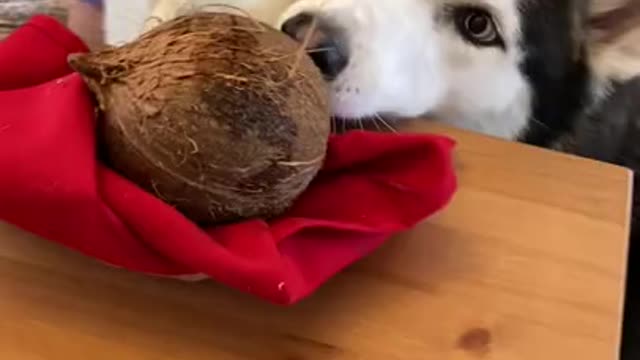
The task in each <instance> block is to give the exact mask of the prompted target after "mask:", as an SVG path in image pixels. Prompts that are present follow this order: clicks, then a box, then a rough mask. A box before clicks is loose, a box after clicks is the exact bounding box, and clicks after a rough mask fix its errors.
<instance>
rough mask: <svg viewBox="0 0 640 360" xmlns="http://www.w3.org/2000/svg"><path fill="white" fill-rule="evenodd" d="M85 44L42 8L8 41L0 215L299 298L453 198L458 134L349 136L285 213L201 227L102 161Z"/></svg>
mask: <svg viewBox="0 0 640 360" xmlns="http://www.w3.org/2000/svg"><path fill="white" fill-rule="evenodd" d="M85 50H86V47H85V46H84V45H83V44H82V42H81V41H80V40H79V39H78V38H77V37H76V36H74V35H73V34H71V33H70V32H69V31H68V30H67V29H66V28H64V27H63V26H61V25H60V24H58V23H56V22H55V21H54V20H52V19H50V18H48V17H42V16H39V17H35V18H34V19H33V20H32V21H31V22H30V23H28V24H27V25H25V26H23V27H22V28H20V29H18V30H17V31H16V32H15V33H14V34H13V35H12V36H10V37H9V38H8V39H7V40H6V41H5V42H2V43H0V64H1V65H0V87H2V88H4V89H9V88H13V90H5V91H0V171H1V172H2V176H0V219H4V220H5V221H7V222H9V223H12V224H14V225H16V226H18V227H20V228H23V229H25V230H27V231H29V232H32V233H34V234H37V235H40V236H42V237H44V238H46V239H49V240H50V241H54V242H57V243H60V244H63V245H65V246H67V247H69V248H71V249H74V250H76V251H79V252H81V253H83V254H85V255H88V256H91V257H94V258H96V259H98V260H100V261H103V262H106V263H108V264H111V265H113V266H118V267H123V268H126V269H129V270H132V271H138V272H143V273H147V274H154V275H162V276H181V275H189V274H206V275H208V276H210V277H211V278H213V279H214V280H216V281H219V282H221V283H224V284H226V285H228V286H230V287H233V288H235V289H238V290H240V291H244V292H247V293H251V294H253V295H256V296H258V297H260V298H263V299H266V300H269V301H271V302H275V303H279V304H292V303H295V302H297V301H299V300H301V299H303V298H304V297H306V296H308V295H310V294H311V293H313V292H314V291H315V290H316V289H317V288H318V287H319V286H320V285H321V284H323V283H324V282H326V281H327V280H328V279H329V278H331V277H332V276H333V275H335V274H336V273H338V272H339V271H341V270H342V269H343V268H345V267H346V266H348V265H350V264H352V263H353V262H355V261H357V260H358V259H360V258H362V257H364V256H366V255H367V254H369V253H370V252H372V251H373V250H375V249H376V248H378V247H379V246H380V245H381V244H383V242H384V241H385V240H387V239H389V237H390V236H392V235H393V234H396V233H398V232H401V231H404V230H407V229H409V228H411V227H412V226H414V225H416V224H417V223H418V222H421V221H422V220H424V219H425V218H427V217H428V216H429V215H431V214H433V213H434V212H436V211H438V210H440V209H442V208H443V207H444V206H445V205H446V204H447V203H448V202H449V200H450V199H451V197H452V195H453V194H454V192H455V189H456V178H455V174H454V172H453V169H452V161H451V151H452V148H453V142H452V141H451V140H449V139H446V138H443V137H439V136H433V135H396V134H380V133H368V132H352V133H348V134H346V135H340V136H333V137H332V138H331V139H330V143H329V149H328V154H327V160H326V165H325V167H324V169H323V170H322V171H321V173H320V174H319V176H318V178H317V179H316V180H315V181H314V182H313V183H312V185H311V186H310V187H309V189H308V190H307V191H306V192H305V193H304V194H303V195H302V196H301V197H300V198H299V200H298V201H297V203H296V204H295V206H294V207H293V208H292V209H291V210H290V211H289V212H288V213H287V214H286V215H284V216H282V217H281V218H279V219H276V220H274V221H272V222H269V223H267V222H264V221H260V220H252V221H246V222H242V223H238V224H234V225H230V226H224V227H217V228H210V229H201V228H198V227H197V226H196V225H194V224H193V223H192V222H190V221H188V220H187V219H186V218H184V217H183V216H182V215H181V214H179V213H177V212H176V211H175V210H174V209H173V208H172V207H170V206H168V205H166V204H164V203H163V202H161V201H160V200H159V199H157V198H156V197H154V196H153V195H152V194H149V193H147V192H144V191H143V190H141V189H140V188H138V187H136V185H134V184H133V183H131V182H129V181H127V180H126V179H124V178H123V177H121V176H119V175H118V174H117V173H115V172H113V171H111V170H110V169H109V168H108V167H105V166H104V165H103V164H101V163H100V162H99V161H98V160H97V158H96V151H95V147H96V140H95V137H94V128H95V123H94V122H95V117H94V108H93V106H92V101H91V94H90V93H89V91H88V90H87V88H86V87H85V85H84V83H83V82H82V80H81V79H80V77H79V76H78V75H77V74H73V73H71V70H70V69H69V68H68V67H66V65H64V63H65V59H66V55H67V54H68V53H70V52H76V51H85ZM62 74H66V75H63V76H62V77H59V76H60V75H62ZM34 83H41V84H39V85H36V86H31V85H33V84H34ZM425 241H428V239H425Z"/></svg>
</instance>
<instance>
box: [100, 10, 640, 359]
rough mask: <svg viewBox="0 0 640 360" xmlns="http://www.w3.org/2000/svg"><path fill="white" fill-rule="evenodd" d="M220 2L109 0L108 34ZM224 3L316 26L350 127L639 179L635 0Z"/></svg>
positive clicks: (637, 290) (636, 232) (630, 340)
mask: <svg viewBox="0 0 640 360" xmlns="http://www.w3.org/2000/svg"><path fill="white" fill-rule="evenodd" d="M212 2H213V1H204V0H179V1H178V0H155V1H151V0H150V1H149V2H148V4H147V9H148V10H145V11H148V12H144V11H141V10H140V11H138V10H136V11H137V12H136V11H132V10H131V9H126V8H127V7H128V6H129V5H127V2H124V1H122V2H121V1H113V2H107V7H108V8H109V6H111V7H112V9H111V10H109V9H107V10H108V11H107V12H108V17H110V18H111V19H112V20H111V26H109V19H108V21H107V25H108V26H107V39H110V40H111V42H118V41H126V40H129V39H131V38H133V37H135V36H136V35H137V33H135V31H133V30H126V26H125V25H127V24H122V23H120V24H118V23H117V21H120V22H122V21H123V20H124V22H125V23H126V22H127V21H126V19H127V18H131V17H132V16H133V15H136V14H137V19H138V20H137V21H138V22H137V23H132V22H129V29H142V28H143V27H144V23H143V20H144V19H147V18H150V17H152V16H156V17H159V18H162V19H168V18H171V17H173V16H176V15H179V14H181V13H184V12H187V11H189V10H190V9H193V8H198V7H200V6H202V5H204V4H206V3H212ZM109 3H112V4H111V5H109ZM118 3H119V4H118ZM215 3H220V1H217V2H215ZM223 3H226V4H229V5H233V6H238V7H241V8H242V9H244V10H246V11H248V12H249V13H250V14H252V15H254V16H255V17H258V18H259V19H261V20H263V21H265V22H268V23H271V24H272V25H274V26H277V27H280V28H282V29H283V30H284V31H286V32H287V33H289V34H290V35H291V36H293V37H295V38H298V39H301V38H303V37H304V36H305V35H306V31H308V29H310V24H311V23H314V24H315V26H316V27H315V29H316V31H317V32H318V34H319V35H318V36H315V37H314V41H313V42H312V45H313V46H315V47H316V49H315V50H316V51H313V52H311V55H312V57H313V58H314V60H315V61H316V63H317V64H318V65H319V67H320V68H321V69H322V70H323V71H324V72H325V74H326V75H327V81H328V85H329V86H330V88H331V90H332V91H331V94H332V110H333V113H334V115H335V116H336V117H338V118H341V119H343V120H345V121H347V122H349V121H352V122H355V121H366V120H370V119H371V120H374V119H379V118H384V119H386V120H385V121H400V120H401V119H403V118H411V117H417V116H420V117H423V116H424V117H426V118H429V119H435V120H436V121H440V122H443V123H446V124H450V125H452V126H456V127H460V128H464V129H468V130H473V131H477V132H481V133H484V134H487V135H491V136H497V137H501V138H505V139H510V140H515V141H522V142H526V143H529V144H533V145H537V146H543V147H547V148H553V149H557V150H560V151H566V152H571V153H574V154H578V155H582V156H586V157H589V158H593V159H597V160H602V161H607V162H611V163H615V164H619V165H623V166H627V167H629V168H631V169H632V170H640V76H639V75H640V25H639V26H636V23H638V24H640V0H226V1H223ZM217 10H222V8H217ZM118 11H120V12H121V13H120V15H118ZM109 14H111V15H109ZM148 26H149V25H148V24H147V27H148ZM637 182H638V181H637ZM636 198H639V199H640V196H638V195H636ZM634 203H635V204H638V203H639V201H638V200H636V201H635V202H634ZM635 207H636V208H637V209H636V210H635V211H634V218H635V217H636V216H640V215H639V214H640V207H638V206H637V205H635ZM634 223H635V224H636V225H634V228H633V234H632V249H631V258H630V264H631V265H630V266H631V267H630V271H629V284H630V287H629V297H628V304H629V305H630V306H629V307H628V313H627V318H626V323H627V324H626V328H625V330H626V331H625V345H624V351H623V352H624V355H625V358H627V359H640V330H639V329H640V278H638V277H639V276H640V269H636V267H637V266H640V265H639V264H640V258H637V257H639V255H637V254H636V253H640V249H636V248H637V247H638V246H639V245H638V244H637V242H638V241H640V228H639V227H640V222H636V221H634ZM636 303H637V304H636ZM636 307H638V308H639V309H636Z"/></svg>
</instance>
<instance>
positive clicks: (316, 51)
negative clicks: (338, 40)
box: [307, 48, 332, 54]
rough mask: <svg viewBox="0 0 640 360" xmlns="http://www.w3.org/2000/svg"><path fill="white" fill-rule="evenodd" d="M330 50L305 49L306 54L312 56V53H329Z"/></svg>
mask: <svg viewBox="0 0 640 360" xmlns="http://www.w3.org/2000/svg"><path fill="white" fill-rule="evenodd" d="M331 50H332V49H331V48H314V49H307V54H314V53H319V52H326V51H331Z"/></svg>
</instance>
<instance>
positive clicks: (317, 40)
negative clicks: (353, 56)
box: [282, 13, 349, 80]
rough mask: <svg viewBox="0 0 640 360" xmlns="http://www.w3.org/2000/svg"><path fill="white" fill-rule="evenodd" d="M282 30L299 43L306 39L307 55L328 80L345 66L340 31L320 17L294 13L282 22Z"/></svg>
mask: <svg viewBox="0 0 640 360" xmlns="http://www.w3.org/2000/svg"><path fill="white" fill-rule="evenodd" d="M282 31H283V32H285V33H286V34H288V35H289V36H291V37H292V38H293V39H295V40H297V41H299V42H301V43H304V42H305V41H306V44H305V46H306V48H307V52H308V53H309V56H311V59H312V60H313V62H314V63H315V64H316V66H318V68H320V71H322V73H323V75H324V76H325V77H326V78H328V79H329V80H333V79H335V78H336V77H337V76H338V75H340V73H341V72H342V71H343V70H344V69H345V68H346V67H347V64H348V63H349V55H348V52H347V47H346V44H345V41H344V35H343V34H342V31H341V30H340V29H338V28H337V27H335V26H332V25H330V24H329V23H327V22H326V21H323V20H322V19H321V18H320V17H318V16H314V15H312V14H308V13H302V14H299V15H296V16H294V17H292V18H290V19H288V20H287V21H285V22H284V24H282ZM310 32H311V33H310Z"/></svg>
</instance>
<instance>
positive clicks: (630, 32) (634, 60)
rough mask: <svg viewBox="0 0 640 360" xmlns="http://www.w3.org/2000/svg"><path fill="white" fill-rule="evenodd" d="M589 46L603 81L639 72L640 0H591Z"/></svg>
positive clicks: (620, 79)
mask: <svg viewBox="0 0 640 360" xmlns="http://www.w3.org/2000/svg"><path fill="white" fill-rule="evenodd" d="M587 18H588V20H587V29H588V30H587V32H586V33H587V34H586V37H587V49H588V53H589V60H590V62H591V66H592V69H593V70H594V71H595V73H596V76H597V77H599V78H600V79H601V80H619V81H624V80H627V79H629V78H631V77H634V76H636V75H639V74H640V0H591V1H590V5H589V9H588V15H587Z"/></svg>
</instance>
